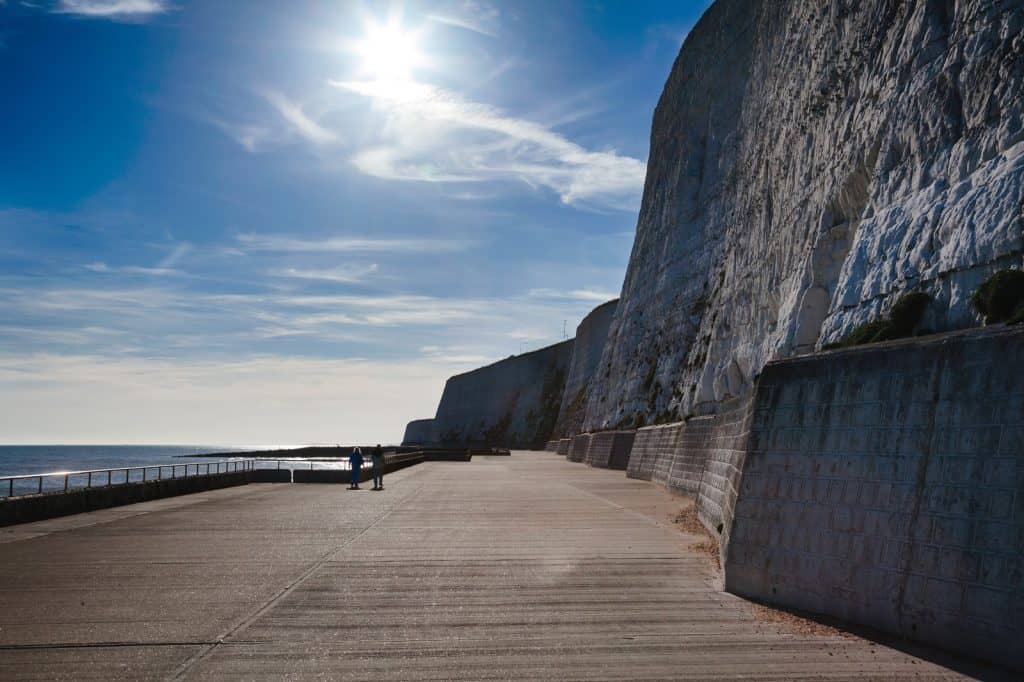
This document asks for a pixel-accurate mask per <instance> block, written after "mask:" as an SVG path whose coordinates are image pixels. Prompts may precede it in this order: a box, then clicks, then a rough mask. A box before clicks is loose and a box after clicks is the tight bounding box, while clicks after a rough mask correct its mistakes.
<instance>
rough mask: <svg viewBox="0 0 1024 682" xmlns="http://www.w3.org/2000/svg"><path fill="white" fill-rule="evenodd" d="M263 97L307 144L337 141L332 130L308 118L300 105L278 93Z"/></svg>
mask: <svg viewBox="0 0 1024 682" xmlns="http://www.w3.org/2000/svg"><path fill="white" fill-rule="evenodd" d="M264 96H265V97H266V98H267V101H268V102H270V104H271V106H273V107H274V109H276V110H277V113H278V114H280V115H281V118H282V119H284V121H285V122H286V123H287V124H288V125H289V127H290V128H291V129H292V130H293V131H294V132H295V133H297V134H298V135H300V136H301V137H303V138H305V139H306V140H308V141H309V142H312V143H313V144H316V145H325V144H331V143H334V142H337V141H338V135H337V133H335V132H334V131H333V130H328V129H327V128H325V127H324V126H322V125H320V124H319V123H318V122H316V121H314V120H313V119H312V118H310V117H309V115H308V114H306V112H305V111H303V109H302V106H301V105H299V104H297V103H295V102H293V101H291V100H290V99H288V98H287V97H285V96H284V95H282V94H281V93H279V92H268V93H265V95H264ZM250 132H251V131H250Z"/></svg>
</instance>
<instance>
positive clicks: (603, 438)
mask: <svg viewBox="0 0 1024 682" xmlns="http://www.w3.org/2000/svg"><path fill="white" fill-rule="evenodd" d="M635 438H636V431H600V432H598V433H595V434H592V435H591V437H590V443H589V444H588V446H587V454H586V455H585V456H584V457H583V462H584V463H585V464H589V465H590V466H592V467H598V468H601V469H622V470H625V469H626V466H627V465H628V463H629V455H630V452H632V450H633V441H634V439H635Z"/></svg>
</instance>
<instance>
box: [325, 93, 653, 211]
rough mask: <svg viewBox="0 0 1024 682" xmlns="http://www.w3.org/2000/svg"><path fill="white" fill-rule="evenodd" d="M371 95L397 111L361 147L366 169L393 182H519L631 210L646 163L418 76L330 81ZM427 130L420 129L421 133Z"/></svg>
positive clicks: (567, 199) (359, 157)
mask: <svg viewBox="0 0 1024 682" xmlns="http://www.w3.org/2000/svg"><path fill="white" fill-rule="evenodd" d="M331 84H332V85H334V86H335V87H337V88H339V89H341V90H343V91H345V92H350V93H354V94H356V95H360V96H362V97H366V98H369V99H370V100H372V101H373V102H375V103H376V104H377V105H378V106H380V107H381V108H383V109H384V110H385V112H386V113H387V114H388V115H389V116H390V117H391V121H390V122H389V125H386V126H384V127H383V129H382V132H383V137H384V138H385V139H384V141H383V142H382V143H380V144H377V145H374V146H370V147H368V148H366V149H363V150H361V151H359V152H357V153H356V154H355V155H354V157H353V163H354V164H355V165H356V167H357V168H359V169H360V170H361V171H363V172H364V173H367V174H369V175H374V176H378V177H383V178H388V179H395V180H418V181H428V182H452V181H463V182H464V181H468V180H519V181H522V182H525V183H527V184H528V185H530V186H534V187H537V186H540V187H546V188H549V189H552V190H554V191H555V192H557V193H558V195H559V197H560V198H561V200H562V201H563V202H564V203H566V204H577V203H591V204H596V205H602V206H608V207H611V208H622V209H629V210H633V209H635V207H636V204H637V202H638V200H639V196H640V192H641V190H642V188H643V182H644V175H645V173H646V167H645V164H644V162H643V161H640V160H639V159H634V158H632V157H629V156H622V155H620V154H618V153H616V152H615V151H590V150H587V149H585V148H583V147H581V146H580V145H578V144H576V143H574V142H572V141H571V140H569V139H567V138H566V137H565V136H563V135H561V134H559V133H557V132H555V131H554V130H552V129H551V128H549V127H546V126H544V125H541V124H539V123H536V122H533V121H529V120H526V119H522V118H517V117H514V116H509V115H507V114H505V113H504V112H502V111H501V110H500V109H498V108H496V107H492V106H490V105H487V104H482V103H478V102H472V101H469V100H466V99H464V98H462V97H461V96H459V95H458V94H456V93H454V92H451V91H448V90H444V89H442V88H438V87H435V86H432V85H428V84H425V83H419V82H412V81H402V82H396V81H331ZM417 131H421V134H417Z"/></svg>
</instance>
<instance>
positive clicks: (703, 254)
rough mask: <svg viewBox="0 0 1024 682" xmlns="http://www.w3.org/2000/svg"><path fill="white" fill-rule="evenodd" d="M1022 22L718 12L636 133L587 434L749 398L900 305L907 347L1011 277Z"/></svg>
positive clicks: (834, 7) (991, 11) (801, 5)
mask: <svg viewBox="0 0 1024 682" xmlns="http://www.w3.org/2000/svg"><path fill="white" fill-rule="evenodd" d="M1022 26H1024V3H1022V2H1020V0H957V1H956V2H953V1H952V0H919V1H915V2H909V1H907V2H900V1H896V0H857V1H849V0H771V1H770V2H766V1H764V0H718V1H717V2H715V3H713V4H712V5H711V6H710V7H709V9H708V10H707V12H705V14H704V16H703V17H702V18H701V19H700V21H699V22H698V23H697V24H696V26H695V27H694V28H693V29H692V30H691V31H690V32H689V34H688V36H687V38H686V41H685V42H684V44H683V46H682V48H681V50H680V52H679V55H678V57H677V59H676V61H675V64H674V65H673V67H672V71H671V73H670V75H669V77H668V80H667V82H666V83H665V87H664V90H663V92H662V95H661V98H660V100H659V102H658V105H657V108H656V110H655V112H654V117H653V123H652V128H651V143H650V155H649V158H648V165H647V175H646V182H645V186H644V195H643V199H642V203H641V207H640V213H639V216H638V221H637V229H636V238H635V240H634V243H633V248H632V252H631V255H630V260H629V266H628V269H627V272H626V276H625V280H624V282H623V286H622V292H621V296H620V299H619V303H618V305H617V307H616V310H615V315H614V318H613V320H612V324H611V327H610V328H609V336H608V341H607V343H606V344H605V348H604V355H603V357H602V360H601V366H600V368H599V369H598V371H597V372H596V373H595V375H594V379H593V382H592V383H591V387H590V389H589V397H588V401H587V408H586V418H585V420H584V426H583V428H582V429H580V430H591V431H598V430H602V429H607V428H614V427H615V426H616V425H619V424H624V423H637V419H638V418H639V419H640V422H641V423H652V422H654V421H656V420H664V419H670V418H674V417H675V416H678V417H683V416H684V415H690V414H707V413H710V412H717V411H718V409H717V408H712V409H707V406H709V405H717V404H718V403H721V402H723V401H725V400H729V399H732V398H737V397H740V396H743V395H746V394H748V393H749V392H750V390H751V389H752V386H753V384H754V380H755V378H756V377H757V375H758V374H759V373H760V372H761V370H762V368H763V367H764V366H765V364H766V363H767V362H768V361H769V360H774V359H780V358H785V357H791V356H795V355H799V354H802V353H806V352H808V351H811V350H814V349H820V348H821V347H822V346H823V344H825V343H828V342H831V341H835V340H836V339H839V338H841V337H842V336H844V335H845V334H847V333H848V332H849V331H851V330H852V329H853V328H854V327H855V326H857V325H858V324H860V323H862V322H865V321H867V320H869V319H874V318H875V317H877V316H879V315H880V314H882V313H885V312H887V311H888V309H889V308H890V307H891V306H892V304H893V303H894V302H895V301H896V300H897V299H898V298H899V297H900V296H901V295H903V294H904V293H906V292H907V291H908V290H911V289H916V290H920V291H924V292H927V293H929V294H931V295H932V296H933V297H934V301H933V304H932V305H931V306H930V307H929V309H928V311H927V312H926V314H925V320H924V321H923V322H922V327H924V328H928V329H930V330H932V331H936V332H941V331H949V330H954V329H962V328H966V327H970V326H974V325H975V324H976V323H977V318H976V317H975V314H974V311H973V310H972V309H971V306H970V304H969V302H968V299H969V296H970V293H971V292H972V291H973V290H974V289H975V288H976V287H977V285H978V283H979V282H980V281H982V280H983V279H984V278H985V277H986V276H988V275H989V274H990V273H991V272H993V271H994V270H996V269H998V268H1002V267H1008V266H1013V267H1021V266H1022V264H1024V256H1022V254H1024V217H1022V213H1021V210H1020V205H1021V200H1022V198H1024V98H1022V97H1021V93H1022V92H1024V49H1022V41H1024V37H1022V35H1024V31H1022Z"/></svg>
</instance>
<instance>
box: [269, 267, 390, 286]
mask: <svg viewBox="0 0 1024 682" xmlns="http://www.w3.org/2000/svg"><path fill="white" fill-rule="evenodd" d="M378 270H379V268H378V267H377V264H376V263H371V264H369V265H342V266H339V267H337V268H331V269H328V270H299V269H297V268H285V269H283V270H272V271H271V272H270V274H271V275H273V276H275V277H290V278H294V279H311V280H322V281H325V282H342V283H349V284H354V283H356V282H361V281H363V280H365V279H366V278H367V277H368V276H370V275H372V274H374V273H376V272H377V271H378Z"/></svg>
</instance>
